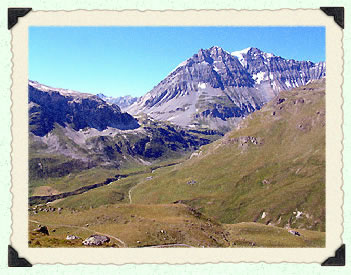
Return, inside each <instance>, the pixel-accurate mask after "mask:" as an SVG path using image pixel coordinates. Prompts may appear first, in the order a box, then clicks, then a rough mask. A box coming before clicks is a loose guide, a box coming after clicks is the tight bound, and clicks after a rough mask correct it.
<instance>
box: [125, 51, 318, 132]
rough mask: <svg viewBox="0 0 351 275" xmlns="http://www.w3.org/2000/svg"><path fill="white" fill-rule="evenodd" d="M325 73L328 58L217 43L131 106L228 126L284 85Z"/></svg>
mask: <svg viewBox="0 0 351 275" xmlns="http://www.w3.org/2000/svg"><path fill="white" fill-rule="evenodd" d="M324 76H325V62H319V63H313V62H310V61H296V60H291V59H284V58H282V57H280V56H275V55H274V54H271V53H265V52H262V51H261V50H259V49H257V48H247V49H244V50H242V51H236V52H232V53H229V52H227V51H225V50H224V49H222V48H220V47H217V46H214V47H211V48H209V49H205V50H204V49H201V50H199V52H198V53H197V54H194V55H193V56H192V57H191V58H189V59H187V60H185V61H184V62H182V63H180V64H179V65H178V66H177V67H176V68H175V69H174V70H173V71H172V72H171V73H170V74H169V75H168V76H167V77H166V78H165V79H164V80H162V81H161V82H160V83H159V84H158V85H157V86H155V87H154V88H153V89H152V90H151V91H150V92H148V93H147V94H146V95H144V96H143V97H141V98H139V99H138V100H137V101H136V102H134V103H133V104H132V105H131V106H129V107H127V108H125V110H126V111H127V112H128V113H130V114H133V115H135V114H140V113H146V114H148V115H150V116H151V117H153V118H154V119H158V120H164V121H170V122H172V123H174V124H177V125H180V126H186V127H199V126H200V127H209V128H212V129H222V128H223V129H228V128H230V127H232V126H233V125H236V124H237V123H238V122H239V121H240V120H241V119H242V117H245V116H247V115H248V114H249V113H252V112H254V111H255V110H259V109H260V108H261V107H262V106H263V105H264V104H265V103H267V102H268V101H269V100H271V99H272V98H273V97H274V96H276V95H277V94H278V93H279V92H280V91H282V90H288V89H291V88H294V87H299V86H301V85H305V84H307V83H309V82H310V81H311V80H314V79H320V78H323V77H324Z"/></svg>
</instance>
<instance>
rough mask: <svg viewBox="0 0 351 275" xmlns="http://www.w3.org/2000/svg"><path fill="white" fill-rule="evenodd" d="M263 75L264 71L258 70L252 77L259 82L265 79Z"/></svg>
mask: <svg viewBox="0 0 351 275" xmlns="http://www.w3.org/2000/svg"><path fill="white" fill-rule="evenodd" d="M265 75H266V73H265V72H259V73H257V74H254V75H253V76H252V78H253V79H254V80H255V82H256V83H257V84H260V83H261V81H263V80H265Z"/></svg>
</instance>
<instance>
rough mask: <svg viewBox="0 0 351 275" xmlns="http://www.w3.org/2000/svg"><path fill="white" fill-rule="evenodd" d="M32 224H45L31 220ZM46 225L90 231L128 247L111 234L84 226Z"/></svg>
mask: <svg viewBox="0 0 351 275" xmlns="http://www.w3.org/2000/svg"><path fill="white" fill-rule="evenodd" d="M29 221H30V222H33V223H36V224H43V223H41V222H38V221H35V220H29ZM45 224H46V225H48V226H57V227H71V228H79V229H83V230H87V231H90V232H93V233H95V234H98V235H104V236H107V237H109V238H111V239H114V240H116V241H118V242H119V243H121V244H122V245H123V247H127V244H126V243H125V242H124V241H122V240H121V239H120V238H117V237H115V236H112V235H109V234H106V233H101V232H98V231H95V230H92V229H89V228H86V227H82V226H78V225H69V224H52V223H51V224H50V223H45Z"/></svg>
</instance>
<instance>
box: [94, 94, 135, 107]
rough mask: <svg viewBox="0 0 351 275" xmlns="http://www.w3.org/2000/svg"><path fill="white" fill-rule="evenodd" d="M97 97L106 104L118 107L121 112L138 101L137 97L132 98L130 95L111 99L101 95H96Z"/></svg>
mask: <svg viewBox="0 0 351 275" xmlns="http://www.w3.org/2000/svg"><path fill="white" fill-rule="evenodd" d="M97 96H98V97H99V98H101V99H103V100H105V101H106V102H109V103H113V104H116V105H118V107H120V108H121V109H122V110H123V109H125V108H127V107H128V106H130V105H132V104H133V103H134V102H136V101H137V100H138V99H139V97H133V96H130V95H126V96H118V97H111V96H106V95H104V94H102V93H99V94H97Z"/></svg>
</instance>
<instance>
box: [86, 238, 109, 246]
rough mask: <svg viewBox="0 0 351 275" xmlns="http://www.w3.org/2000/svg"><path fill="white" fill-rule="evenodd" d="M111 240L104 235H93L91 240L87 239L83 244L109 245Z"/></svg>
mask: <svg viewBox="0 0 351 275" xmlns="http://www.w3.org/2000/svg"><path fill="white" fill-rule="evenodd" d="M109 241H110V238H109V237H107V236H102V235H91V236H90V237H89V238H87V239H85V240H84V241H83V242H82V244H83V245H88V246H100V245H103V244H104V243H108V242H109Z"/></svg>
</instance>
